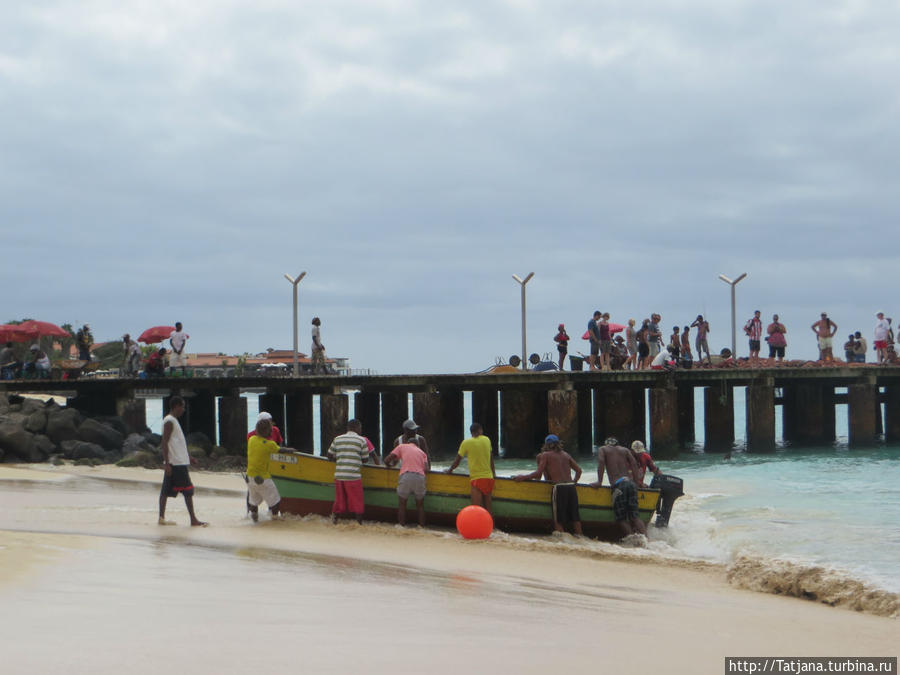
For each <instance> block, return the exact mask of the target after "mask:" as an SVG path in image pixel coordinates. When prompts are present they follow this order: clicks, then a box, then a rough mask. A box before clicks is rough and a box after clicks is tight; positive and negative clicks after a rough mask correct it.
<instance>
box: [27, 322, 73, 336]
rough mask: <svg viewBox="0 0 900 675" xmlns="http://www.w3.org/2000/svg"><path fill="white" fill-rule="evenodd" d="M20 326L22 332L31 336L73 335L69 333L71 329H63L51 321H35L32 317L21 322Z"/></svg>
mask: <svg viewBox="0 0 900 675" xmlns="http://www.w3.org/2000/svg"><path fill="white" fill-rule="evenodd" d="M18 328H19V330H20V331H21V332H22V333H24V334H26V335H28V336H29V338H38V337H62V338H70V337H72V334H71V333H69V331H67V330H64V329H62V328H60V327H59V326H57V325H56V324H55V323H50V322H49V321H35V320H34V319H31V320H29V321H23V322H22V323H20V324H19V326H18Z"/></svg>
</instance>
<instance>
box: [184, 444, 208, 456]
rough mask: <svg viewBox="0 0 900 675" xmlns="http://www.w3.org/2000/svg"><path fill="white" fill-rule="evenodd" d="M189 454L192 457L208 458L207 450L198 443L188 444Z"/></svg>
mask: <svg viewBox="0 0 900 675" xmlns="http://www.w3.org/2000/svg"><path fill="white" fill-rule="evenodd" d="M188 454H189V455H190V456H191V457H197V458H200V459H206V450H204V449H203V448H201V447H200V446H198V445H189V446H188Z"/></svg>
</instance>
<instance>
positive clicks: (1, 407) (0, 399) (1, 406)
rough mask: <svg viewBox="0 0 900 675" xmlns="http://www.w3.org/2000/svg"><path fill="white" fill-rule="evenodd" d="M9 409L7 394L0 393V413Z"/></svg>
mask: <svg viewBox="0 0 900 675" xmlns="http://www.w3.org/2000/svg"><path fill="white" fill-rule="evenodd" d="M7 410H9V396H7V395H6V394H0V415H2V414H3V413H5V412H6V411H7Z"/></svg>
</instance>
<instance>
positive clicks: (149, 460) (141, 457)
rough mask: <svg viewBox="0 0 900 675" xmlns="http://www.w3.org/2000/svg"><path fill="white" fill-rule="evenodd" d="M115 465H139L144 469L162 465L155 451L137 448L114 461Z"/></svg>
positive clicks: (156, 467) (157, 467)
mask: <svg viewBox="0 0 900 675" xmlns="http://www.w3.org/2000/svg"><path fill="white" fill-rule="evenodd" d="M116 466H141V467H143V468H145V469H159V468H160V467H162V459H160V457H159V456H158V455H157V454H156V453H155V452H148V451H146V450H138V451H136V452H132V453H129V454H128V455H126V456H125V457H123V458H122V459H120V460H119V461H118V462H116Z"/></svg>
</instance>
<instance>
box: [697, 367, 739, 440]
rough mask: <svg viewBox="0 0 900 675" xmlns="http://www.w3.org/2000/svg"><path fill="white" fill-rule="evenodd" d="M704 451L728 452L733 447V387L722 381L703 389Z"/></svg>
mask: <svg viewBox="0 0 900 675" xmlns="http://www.w3.org/2000/svg"><path fill="white" fill-rule="evenodd" d="M703 410H704V417H705V423H706V442H705V444H704V448H705V450H706V452H730V451H731V450H732V448H733V447H734V389H733V387H732V386H731V385H730V384H728V383H726V382H725V381H722V382H721V383H719V384H716V385H714V386H712V387H706V389H705V390H704V391H703Z"/></svg>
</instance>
